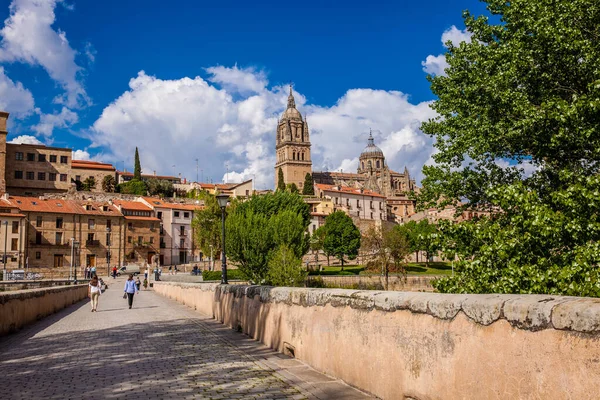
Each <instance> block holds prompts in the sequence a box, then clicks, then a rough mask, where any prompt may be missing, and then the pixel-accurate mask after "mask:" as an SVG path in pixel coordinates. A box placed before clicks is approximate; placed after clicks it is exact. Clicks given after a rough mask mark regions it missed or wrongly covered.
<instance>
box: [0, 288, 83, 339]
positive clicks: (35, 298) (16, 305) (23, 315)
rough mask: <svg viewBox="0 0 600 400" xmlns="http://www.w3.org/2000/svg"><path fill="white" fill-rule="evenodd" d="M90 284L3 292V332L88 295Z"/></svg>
mask: <svg viewBox="0 0 600 400" xmlns="http://www.w3.org/2000/svg"><path fill="white" fill-rule="evenodd" d="M87 286H88V285H87V284H84V285H75V286H61V287H50V288H42V289H30V290H15V291H10V292H4V293H1V292H0V335H5V334H7V333H10V332H14V331H16V330H18V329H20V328H22V327H23V326H25V325H27V324H29V323H31V322H34V321H37V320H39V319H41V318H43V317H45V316H47V315H50V314H53V313H55V312H57V311H59V310H62V309H63V308H65V307H67V306H69V305H71V304H74V303H77V302H78V301H81V300H83V299H84V298H86V297H87V290H88V289H87Z"/></svg>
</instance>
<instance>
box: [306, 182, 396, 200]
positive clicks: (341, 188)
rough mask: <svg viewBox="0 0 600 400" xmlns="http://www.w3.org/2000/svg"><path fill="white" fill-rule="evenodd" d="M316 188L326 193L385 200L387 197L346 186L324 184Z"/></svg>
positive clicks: (318, 184)
mask: <svg viewBox="0 0 600 400" xmlns="http://www.w3.org/2000/svg"><path fill="white" fill-rule="evenodd" d="M315 186H316V187H317V188H318V189H319V190H323V191H326V192H337V193H347V194H353V195H357V196H370V197H381V198H384V199H385V196H382V195H380V194H379V193H377V192H373V191H371V190H367V189H357V188H351V187H346V186H335V185H325V184H323V183H317V184H316V185H315ZM338 187H339V189H338ZM361 190H362V192H361Z"/></svg>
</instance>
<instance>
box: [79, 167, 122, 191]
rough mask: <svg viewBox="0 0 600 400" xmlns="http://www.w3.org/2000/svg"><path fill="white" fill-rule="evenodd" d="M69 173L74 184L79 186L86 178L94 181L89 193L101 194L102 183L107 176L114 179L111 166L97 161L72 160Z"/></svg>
mask: <svg viewBox="0 0 600 400" xmlns="http://www.w3.org/2000/svg"><path fill="white" fill-rule="evenodd" d="M71 171H72V173H71V174H72V176H73V180H74V182H76V183H77V184H78V185H81V184H82V183H83V182H85V181H86V180H87V179H88V178H93V179H94V183H95V185H94V187H92V188H91V190H90V191H91V192H102V191H103V190H102V182H103V181H104V178H105V177H107V176H112V177H113V178H115V173H116V170H115V167H113V166H112V164H106V163H101V162H97V161H84V160H73V161H71ZM115 184H116V181H115Z"/></svg>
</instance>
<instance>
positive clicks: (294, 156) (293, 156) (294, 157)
mask: <svg viewBox="0 0 600 400" xmlns="http://www.w3.org/2000/svg"><path fill="white" fill-rule="evenodd" d="M295 159H296V152H295V151H294V152H293V153H292V160H295Z"/></svg>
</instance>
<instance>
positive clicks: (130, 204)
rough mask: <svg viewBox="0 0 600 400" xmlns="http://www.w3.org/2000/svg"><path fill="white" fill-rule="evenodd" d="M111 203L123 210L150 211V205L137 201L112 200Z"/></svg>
mask: <svg viewBox="0 0 600 400" xmlns="http://www.w3.org/2000/svg"><path fill="white" fill-rule="evenodd" d="M113 203H114V204H115V205H117V206H119V207H121V208H123V209H125V210H140V211H152V209H151V208H150V207H148V206H147V205H145V204H144V203H142V202H139V201H129V200H120V199H117V200H113Z"/></svg>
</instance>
